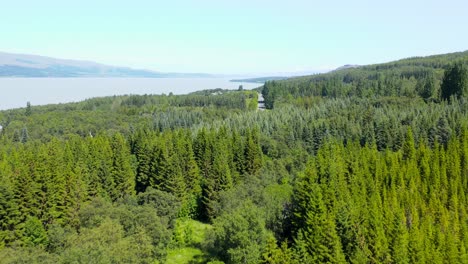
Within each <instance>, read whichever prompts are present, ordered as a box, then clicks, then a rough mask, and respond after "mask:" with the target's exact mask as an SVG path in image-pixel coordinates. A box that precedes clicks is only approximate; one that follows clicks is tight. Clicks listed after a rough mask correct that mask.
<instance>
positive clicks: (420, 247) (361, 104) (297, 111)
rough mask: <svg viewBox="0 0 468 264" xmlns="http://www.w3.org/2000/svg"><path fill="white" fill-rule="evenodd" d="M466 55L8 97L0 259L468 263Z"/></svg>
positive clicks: (1, 161)
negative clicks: (84, 93)
mask: <svg viewBox="0 0 468 264" xmlns="http://www.w3.org/2000/svg"><path fill="white" fill-rule="evenodd" d="M467 64H468V52H460V53H453V54H446V55H437V56H430V57H423V58H409V59H404V60H400V61H396V62H390V63H385V64H376V65H369V66H360V67H358V68H349V69H342V70H337V71H333V72H330V73H326V74H318V75H312V76H305V77H299V78H292V79H287V80H276V81H268V82H266V83H265V85H264V86H262V87H260V88H258V89H256V90H253V91H246V90H243V89H239V90H238V91H226V90H206V91H200V92H196V93H193V94H188V95H177V96H175V95H126V96H113V97H103V98H93V99H88V100H85V101H82V102H77V103H69V104H60V105H47V106H35V105H31V104H26V102H25V106H26V107H25V108H22V109H12V110H6V111H1V112H0V125H1V126H2V129H1V135H0V262H2V263H345V262H349V263H428V262H431V263H467V262H468V253H467V247H468V215H467V208H468V200H467V198H468V197H467V193H468V105H467V102H468V101H467V100H468V90H467V89H468V82H467V80H468V73H467V70H466V69H467ZM258 93H262V95H263V97H264V98H265V105H266V107H267V108H268V110H265V111H260V110H259V109H258V103H257V101H258Z"/></svg>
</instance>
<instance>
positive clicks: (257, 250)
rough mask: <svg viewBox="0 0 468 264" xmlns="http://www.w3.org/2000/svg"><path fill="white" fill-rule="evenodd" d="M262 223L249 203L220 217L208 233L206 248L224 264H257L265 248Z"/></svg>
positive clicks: (257, 211)
mask: <svg viewBox="0 0 468 264" xmlns="http://www.w3.org/2000/svg"><path fill="white" fill-rule="evenodd" d="M266 239H267V233H266V230H265V223H264V222H263V219H262V218H261V216H260V215H259V209H257V208H256V207H255V206H254V205H252V203H251V202H246V203H245V204H244V205H243V206H242V207H240V208H239V209H238V210H236V211H234V212H233V214H223V215H221V216H220V217H218V218H217V219H216V220H215V221H214V223H213V231H212V232H211V233H209V234H208V242H207V243H208V248H209V250H210V252H213V254H214V255H217V256H219V257H220V259H222V260H223V261H225V262H226V263H258V262H259V260H260V257H261V253H262V250H263V248H264V246H265V245H266Z"/></svg>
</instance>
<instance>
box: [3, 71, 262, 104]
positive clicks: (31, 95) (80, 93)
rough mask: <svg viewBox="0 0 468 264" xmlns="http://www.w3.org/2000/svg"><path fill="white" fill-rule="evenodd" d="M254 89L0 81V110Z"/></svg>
mask: <svg viewBox="0 0 468 264" xmlns="http://www.w3.org/2000/svg"><path fill="white" fill-rule="evenodd" d="M239 85H243V87H244V89H246V90H248V89H253V88H256V87H258V86H261V84H258V83H235V82H229V79H222V78H0V92H1V93H0V110H5V109H11V108H19V107H25V106H26V103H27V102H31V105H45V104H57V103H67V102H77V101H82V100H85V99H87V98H92V97H100V96H112V95H124V94H163V93H164V94H169V93H171V92H172V93H173V94H187V93H191V92H194V91H199V90H205V89H215V88H223V89H237V88H239Z"/></svg>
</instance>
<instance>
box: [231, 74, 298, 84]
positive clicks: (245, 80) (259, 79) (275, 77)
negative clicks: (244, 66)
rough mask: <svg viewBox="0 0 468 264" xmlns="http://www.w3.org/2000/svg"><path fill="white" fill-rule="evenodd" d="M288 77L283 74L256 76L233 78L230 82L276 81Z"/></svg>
mask: <svg viewBox="0 0 468 264" xmlns="http://www.w3.org/2000/svg"><path fill="white" fill-rule="evenodd" d="M287 78H290V77H285V76H269V77H258V78H248V79H233V80H230V81H231V82H248V83H265V82H267V81H278V80H285V79H287Z"/></svg>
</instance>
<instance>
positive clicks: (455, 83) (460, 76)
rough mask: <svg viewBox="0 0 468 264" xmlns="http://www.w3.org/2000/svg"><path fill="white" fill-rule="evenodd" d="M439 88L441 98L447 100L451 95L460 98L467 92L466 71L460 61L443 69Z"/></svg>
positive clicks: (467, 80) (467, 73)
mask: <svg viewBox="0 0 468 264" xmlns="http://www.w3.org/2000/svg"><path fill="white" fill-rule="evenodd" d="M440 89H441V97H442V100H449V99H450V97H451V96H455V97H457V98H460V97H462V96H466V95H467V94H468V72H467V70H466V68H465V66H464V65H463V64H462V63H460V62H458V63H455V64H453V65H451V66H449V67H448V69H447V70H445V73H444V77H443V79H442V84H441V87H440Z"/></svg>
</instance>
